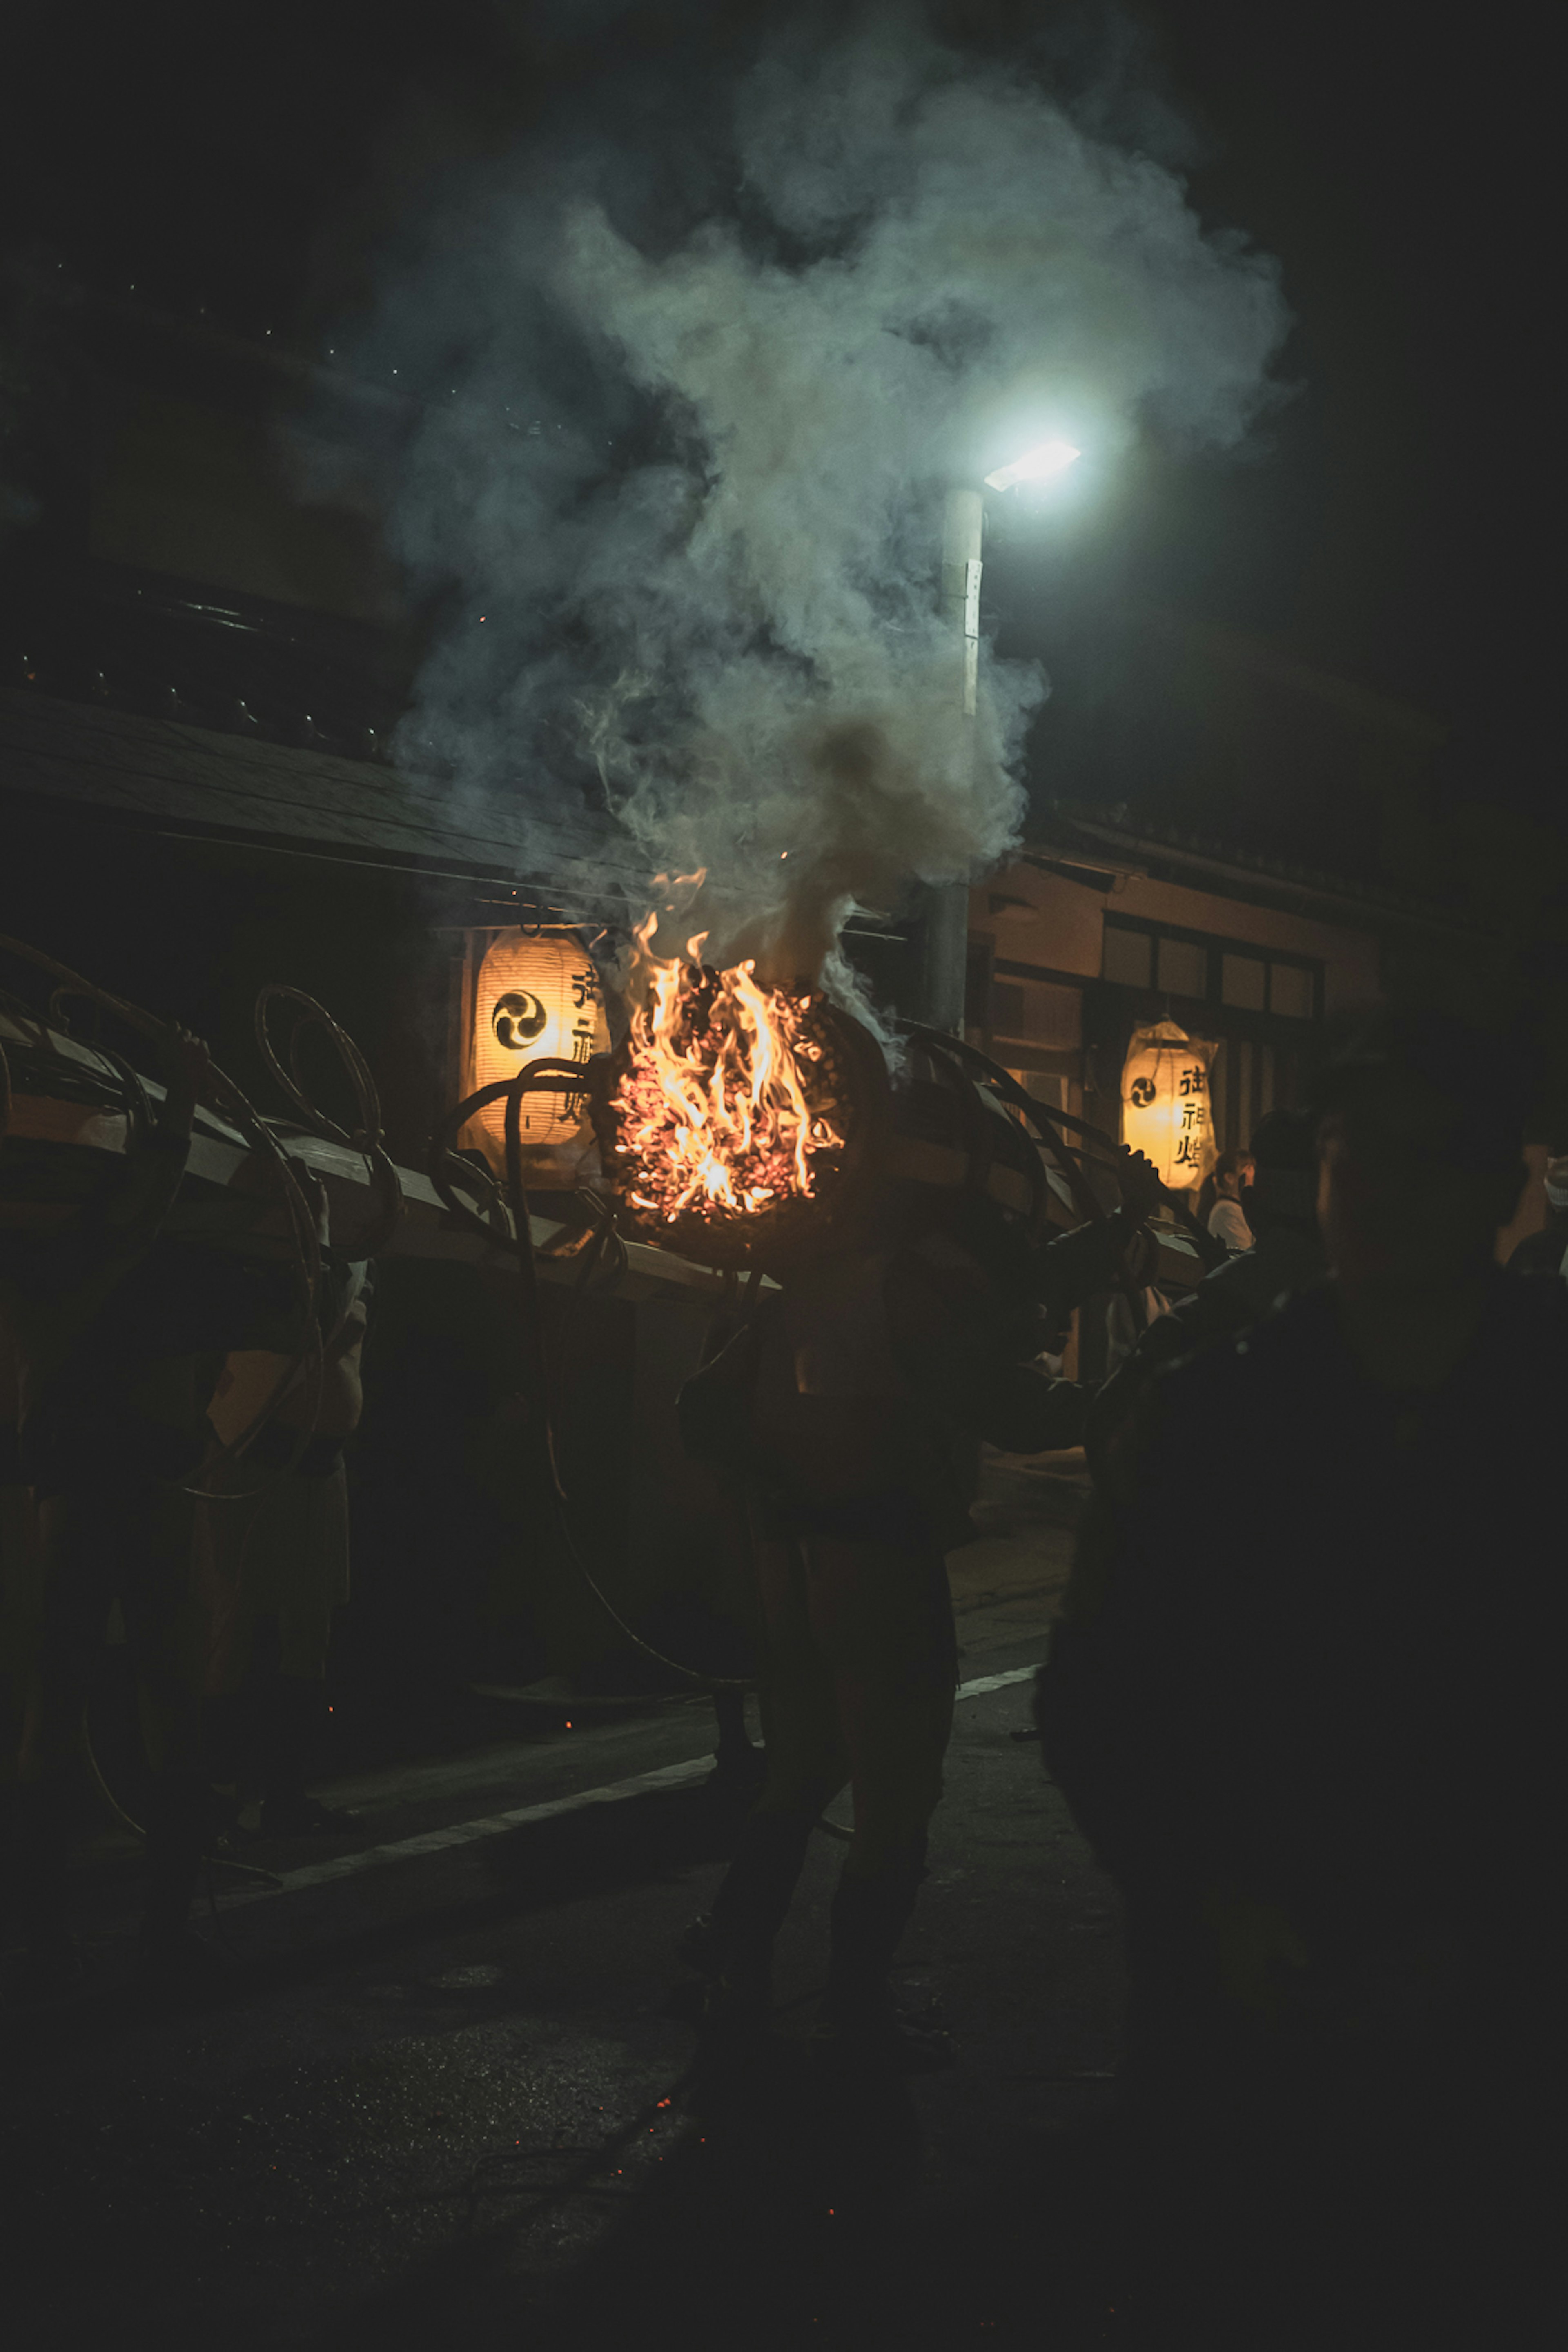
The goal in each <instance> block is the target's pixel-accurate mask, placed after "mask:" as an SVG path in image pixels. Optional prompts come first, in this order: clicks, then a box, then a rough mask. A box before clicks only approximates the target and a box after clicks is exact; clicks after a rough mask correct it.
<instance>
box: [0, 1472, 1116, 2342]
mask: <svg viewBox="0 0 1568 2352" xmlns="http://www.w3.org/2000/svg"><path fill="white" fill-rule="evenodd" d="M1004 1517H1005V1515H1004ZM1014 1520H1015V1522H1016V1523H1015V1524H1012V1525H1009V1526H1003V1525H1002V1524H1001V1522H1000V1521H998V1523H997V1526H996V1528H995V1529H994V1539H993V1540H992V1542H991V1543H990V1546H989V1548H988V1549H987V1547H986V1546H982V1547H979V1548H978V1552H977V1558H976V1559H975V1560H974V1561H973V1563H972V1564H971V1565H970V1567H969V1568H968V1569H967V1570H966V1575H967V1579H968V1581H967V1586H966V1588H965V1589H964V1590H962V1591H961V1593H960V1601H961V1609H962V1611H963V1613H962V1614H961V1621H960V1622H961V1636H962V1639H963V1644H964V1650H965V1656H964V1661H963V1675H964V1678H965V1681H966V1682H968V1683H971V1684H982V1685H988V1684H990V1683H991V1680H992V1678H993V1677H996V1676H999V1675H1021V1674H1022V1671H1023V1669H1025V1668H1026V1667H1028V1666H1031V1665H1032V1664H1034V1663H1035V1662H1036V1661H1037V1659H1038V1658H1039V1656H1040V1655H1041V1654H1042V1652H1043V1648H1044V1641H1045V1626H1046V1619H1047V1611H1048V1607H1049V1602H1050V1599H1051V1596H1052V1593H1053V1592H1054V1591H1055V1589H1056V1588H1057V1586H1058V1584H1059V1575H1060V1569H1061V1565H1062V1560H1063V1546H1062V1543H1061V1541H1060V1540H1059V1538H1058V1537H1057V1536H1055V1535H1053V1534H1052V1533H1051V1532H1050V1531H1049V1530H1048V1529H1042V1528H1041V1526H1040V1525H1038V1524H1037V1523H1036V1522H1034V1521H1033V1520H1032V1519H1031V1515H1030V1514H1028V1513H1027V1512H1026V1513H1024V1514H1023V1517H1022V1520H1021V1521H1019V1520H1018V1515H1017V1514H1015V1515H1014ZM1027 1703H1028V1683H1027V1680H1026V1679H1015V1680H1006V1681H1003V1682H1002V1683H1001V1685H1000V1686H993V1687H981V1688H977V1689H975V1690H973V1691H972V1692H971V1693H970V1695H968V1696H965V1697H964V1698H963V1700H962V1702H961V1704H960V1706H959V1708H958V1715H957V1727H956V1730H955V1734H954V1738H953V1743H952V1750H951V1754H950V1760H949V1770H948V1795H947V1798H946V1801H945V1802H944V1804H943V1806H942V1811H941V1812H940V1814H939V1815H938V1818H937V1822H936V1823H935V1827H934V1831H933V1836H932V1844H931V1877H930V1880H929V1882H928V1885H927V1886H926V1889H925V1891H924V1894H923V1896H922V1901H921V1908H920V1911H919V1913H918V1915H917V1917H916V1920H915V1923H914V1926H913V1927H912V1928H911V1930H910V1934H909V1936H908V1937H907V1938H906V1942H905V1946H904V1948H903V1952H902V1955H901V1963H900V1978H901V1980H902V1997H903V1999H904V2000H905V2002H906V2004H907V2005H910V2006H915V2007H920V2006H921V2005H922V2004H924V2003H926V2002H928V2001H935V2002H937V2003H938V2004H940V2008H941V2010H942V2012H943V2014H944V2015H945V2017H946V2019H947V2021H948V2022H949V2023H950V2024H951V2027H952V2031H953V2032H954V2034H955V2036H956V2040H957V2046H958V2063H956V2065H955V2066H954V2067H953V2068H952V2070H951V2071H950V2072H948V2073H946V2074H941V2075H937V2076H932V2077H930V2078H928V2079H926V2080H924V2081H921V2082H920V2083H917V2084H914V2085H913V2086H912V2087H911V2088H910V2091H909V2092H908V2094H907V2095H906V2094H905V2093H903V2092H902V2091H899V2092H893V2093H888V2092H878V2093H871V2092H868V2091H866V2090H865V2089H862V2088H856V2087H855V2086H849V2085H842V2084H831V2083H828V2082H825V2081H824V2080H823V2079H822V2078H821V2077H820V2075H819V2074H818V2072H817V2070H816V2069H815V2068H814V2067H813V2065H812V2064H811V2063H810V2062H809V2060H808V2059H807V2057H806V2054H805V2050H804V2047H803V2043H802V2036H803V2035H804V2033H805V2030H806V2028H807V2026H808V2025H809V2021H810V2019H811V2015H812V2002H811V1998H810V1996H811V1994H812V1993H813V1991H814V1990H815V1988H816V1986H817V1985H819V1983H820V1981H821V1976H822V1970H823V1961H824V1956H825V1951H826V1917H827V1906H828V1902H829V1899H830V1897H831V1894H832V1889H833V1885H834V1882H835V1879H836V1876H837V1870H838V1867H839V1864H840V1862H841V1860H842V1854H843V1847H842V1845H840V1844H837V1843H835V1842H834V1841H832V1840H830V1839H829V1838H828V1837H826V1836H819V1837H818V1838H817V1839H816V1840H815V1841H814V1844H813V1851H812V1853H811V1857H810V1861H809V1864H808V1868H807V1873H806V1877H805V1883H804V1885H803V1888H802V1893H801V1896H800V1899H799V1901H798V1902H797V1905H796V1907H795V1915H794V1916H793V1917H792V1919H791V1921H790V1923H789V1926H788V1927H787V1928H786V1931H785V1934H784V1938H783V1941H782V1945H781V1951H780V1966H779V1971H778V1993H779V1999H780V2001H781V2011H780V2015H779V2018H778V2028H779V2034H780V2045H779V2056H778V2059H777V2062H776V2063H774V2065H773V2067H772V2068H771V2069H770V2070H769V2071H768V2072H767V2074H765V2075H764V2076H763V2077H761V2078H758V2079H755V2080H753V2081H752V2082H750V2083H748V2084H746V2085H744V2086H742V2088H741V2089H740V2090H739V2091H738V2092H737V2093H736V2094H735V2095H731V2096H729V2097H726V2096H725V2095H722V2093H720V2094H712V2093H710V2094H709V2095H706V2096H702V2097H698V2098H697V2099H696V2100H695V2102H694V2100H693V2096H692V2094H691V2092H690V2090H689V2087H687V2086H684V2078H685V2076H686V2074H687V2070H688V2067H689V2061H690V2058H691V2054H692V2049H693V2035H692V2033H691V2032H690V2030H689V2027H688V2026H687V2025H685V2024H683V2023H682V2022H680V2021H679V2018H678V2017H677V2016H673V2015H671V2014H670V2013H669V1996H670V1992H671V1989H672V1987H673V1986H675V1985H677V1984H678V1983H679V1981H680V1971H679V1968H678V1967H676V1966H675V1965H674V1964H673V1962H672V1960H671V1958H670V1954H671V1951H672V1948H673V1946H674V1944H675V1941H676V1939H677V1937H679V1933H680V1931H681V1929H682V1928H683V1927H685V1926H686V1925H687V1924H688V1922H689V1920H690V1919H691V1918H692V1917H693V1916H696V1914H697V1913H698V1912H700V1911H701V1910H702V1909H704V1908H705V1907H706V1906H707V1904H708V1902H709V1901H710V1897H711V1895H712V1893H713V1890H714V1887H715V1886H716V1885H717V1882H718V1879H719V1876H720V1874H721V1870H722V1867H723V1864H724V1860H725V1858H726V1856H727V1854H728V1853H729V1852H730V1851H731V1846H732V1843H733V1840H734V1836H735V1833H736V1830H737V1826H738V1822H739V1819H740V1816H741V1811H742V1804H743V1800H737V1799H736V1798H735V1797H734V1796H732V1795H731V1794H728V1793H727V1792H726V1791H725V1790H723V1789H722V1788H721V1787H719V1786H716V1785H715V1784H714V1783H713V1782H712V1781H711V1780H710V1778H709V1777H708V1776H707V1774H706V1771H705V1768H704V1764H703V1759H704V1758H705V1756H706V1754H707V1752H708V1750H709V1749H710V1747H711V1717H710V1716H708V1715H707V1714H706V1713H705V1712H704V1710H702V1709H701V1708H700V1707H695V1706H669V1707H667V1708H665V1709H663V1710H661V1711H659V1712H658V1713H657V1714H651V1715H642V1716H638V1717H633V1718H632V1719H629V1720H628V1719H620V1720H614V1721H611V1722H608V1723H599V1724H589V1725H584V1722H583V1721H582V1720H581V1719H578V1720H576V1722H575V1723H574V1730H573V1731H572V1732H571V1733H570V1734H568V1733H566V1732H565V1731H564V1730H563V1729H561V1728H559V1727H553V1728H552V1729H550V1730H549V1731H548V1732H547V1733H546V1734H544V1735H542V1736H535V1737H532V1738H529V1739H527V1740H523V1741H518V1740H513V1741H510V1742H498V1743H495V1744H494V1745H492V1746H491V1747H490V1748H489V1749H487V1750H485V1751H483V1752H481V1753H478V1754H474V1755H469V1756H467V1757H462V1758H458V1759H446V1760H443V1761H440V1762H437V1763H433V1764H430V1765H428V1766H426V1767H422V1768H417V1769H405V1770H403V1771H401V1772H398V1773H393V1774H386V1775H382V1776H380V1777H379V1779H378V1778H377V1776H374V1775H371V1776H365V1778H364V1779H363V1781H362V1782H361V1783H359V1784H356V1785H354V1786H345V1787H342V1788H340V1789H339V1790H335V1791H333V1792H331V1793H332V1794H333V1795H334V1796H335V1797H336V1798H337V1799H338V1800H339V1801H342V1800H344V1799H348V1800H351V1801H358V1803H359V1805H360V1807H361V1810H360V1811H359V1813H358V1816H357V1818H356V1820H355V1822H353V1825H352V1832H353V1833H352V1835H351V1836H350V1837H348V1838H345V1839H344V1840H343V1841H341V1842H340V1843H338V1844H337V1845H335V1846H328V1847H320V1846H303V1845H294V1846H289V1847H285V1846H283V1845H281V1844H273V1845H270V1846H263V1845H261V1844H259V1843H258V1844H257V1845H255V1846H253V1847H251V1848H249V1849H248V1858H249V1859H251V1860H252V1861H253V1862H257V1863H262V1864H267V1865H268V1867H269V1868H270V1869H272V1870H273V1871H275V1872H276V1873H277V1874H279V1875H280V1876H281V1877H282V1878H283V1879H284V1881H285V1884H284V1886H283V1887H282V1889H281V1890H267V1891H261V1892H258V1891H256V1890H257V1884H258V1883H257V1882H250V1883H247V1882H240V1881H237V1880H235V1879H234V1878H233V1877H232V1876H229V1877H228V1878H226V1879H224V1880H220V1882H219V1883H220V1884H223V1885H226V1886H227V1888H228V1889H229V1891H228V1892H227V1893H226V1894H225V1895H222V1896H221V1897H220V1899H219V1902H218V1908H217V1916H216V1933H217V1935H218V1936H219V1937H221V1939H222V1941H223V1943H224V1945H225V1947H226V1950H227V1951H228V1953H229V1955H230V1958H231V1961H232V1982H231V1983H230V1984H229V1985H228V1986H227V1987H226V1990H224V1991H223V1993H222V1994H221V1996H220V1997H219V1998H217V1999H216V2000H214V2001H212V2002H211V2003H209V2004H207V2005H205V2006H204V2007H203V2008H201V2009H200V2010H197V2011H177V2010H173V2009H165V2010H158V2009H156V2008H153V2007H149V2006H148V2005H147V2004H146V2003H145V2002H144V2001H142V2000H139V1999H137V1998H135V1997H133V1996H132V1995H131V1994H130V1993H129V1992H128V1991H127V1990H125V1989H124V1985H123V1971H122V1965H121V1964H122V1961H123V1957H124V1949H125V1942H126V1937H127V1931H128V1914H127V1913H126V1911H125V1908H124V1901H125V1896H126V1895H128V1893H129V1886H128V1884H121V1878H122V1876H123V1874H121V1878H117V1877H116V1873H115V1866H114V1864H113V1859H112V1857H111V1856H110V1857H109V1858H107V1859H105V1860H102V1861H100V1864H99V1865H98V1866H97V1883H96V1887H95V1899H96V1909H95V1914H94V1916H95V1921H96V1936H95V1940H94V1942H93V1944H92V1946H91V1948H90V1949H89V1962H90V1964H91V1980H90V1983H89V1990H88V1991H87V1992H86V1993H84V1994H83V1995H82V1996H81V1997H80V1998H79V1999H78V2000H74V2001H72V2002H70V2003H69V2004H67V2005H66V2006H64V2007H63V2008H59V2009H57V2010H55V2011H51V2012H48V2013H47V2014H46V2013H34V2014H29V2015H21V2014H17V2013H15V2012H13V2013H12V2014H10V2015H9V2016H7V2017H6V2018H5V2020H4V2022H3V2025H0V2033H3V2036H4V2042H5V2051H6V2064H7V2073H8V2075H9V2078H10V2095H9V2098H8V2100H7V2103H6V2115H5V2137H4V2210H5V2214H6V2221H7V2237H8V2239H9V2241H10V2246H11V2252H10V2255H9V2258H8V2261H7V2271H8V2273H9V2288H8V2294H7V2301H8V2303H9V2305H10V2308H11V2311H12V2314H13V2315H14V2317H15V2318H16V2319H17V2320H18V2321H19V2323H20V2324H19V2326H17V2327H16V2332H15V2333H14V2334H13V2335H12V2336H11V2340H12V2341H13V2342H15V2343H17V2344H19V2345H20V2344H26V2345H27V2346H33V2345H37V2346H40V2347H44V2346H49V2347H53V2346H61V2347H65V2346H69V2347H76V2346H79V2345H80V2346H87V2345H97V2344H100V2343H101V2342H104V2341H109V2340H114V2339H116V2338H118V2339H120V2340H123V2338H124V2335H125V2330H126V2324H127V2319H128V2317H130V2315H134V2337H135V2340H136V2341H138V2342H145V2343H149V2344H152V2343H157V2344H160V2345H163V2346H168V2347H184V2346H185V2345H187V2344H189V2345H192V2346H195V2345H199V2344H205V2343H206V2342H208V2341H209V2340H210V2341H213V2342H215V2343H217V2342H221V2343H223V2344H224V2345H226V2347H251V2346H258V2347H260V2346H268V2347H270V2346H296V2345H298V2346H313V2345H317V2344H321V2345H322V2346H325V2345H329V2344H330V2345H333V2346H358V2345H362V2344H363V2345H364V2346H366V2347H370V2346H373V2345H374V2346H375V2347H397V2346H403V2345H407V2346H410V2347H413V2346H421V2347H423V2346H435V2345H437V2344H445V2343H453V2344H461V2345H465V2346H479V2347H489V2346H491V2345H494V2346H497V2347H500V2346H524V2345H535V2344H537V2345H553V2344H557V2343H560V2344H568V2343H570V2344H574V2345H584V2344H588V2345H597V2344H600V2343H603V2344H606V2345H608V2344H613V2343H617V2344H618V2343H621V2342H624V2341H626V2340H640V2341H644V2342H647V2341H650V2340H651V2341H656V2342H664V2341H668V2342H672V2343H685V2344H688V2345H693V2346H706V2345H709V2344H713V2345H720V2344H728V2343H729V2342H731V2340H733V2341H735V2342H738V2343H740V2342H743V2343H745V2344H746V2345H748V2346H751V2347H757V2346H764V2347H773V2346H779V2347H794V2346H796V2345H815V2344H825V2343H826V2344H833V2343H844V2344H849V2343H855V2344H857V2345H858V2346H878V2345H881V2344H887V2345H894V2344H900V2345H902V2344H922V2345H923V2344H931V2345H938V2344H963V2343H968V2342H974V2343H976V2344H997V2343H1030V2344H1038V2343H1040V2342H1041V2341H1042V2340H1045V2338H1046V2337H1047V2336H1048V2338H1049V2340H1051V2341H1052V2342H1053V2343H1054V2344H1056V2345H1060V2346H1071V2345H1076V2344H1079V2343H1082V2344H1085V2345H1089V2344H1099V2343H1110V2342H1114V2341H1116V2340H1117V2335H1116V2325H1117V2323H1116V2319H1115V2315H1114V2311H1113V2308H1112V2306H1113V2305H1114V2303H1115V2296H1116V2289H1115V2276H1114V2256H1113V2253H1112V2252H1111V2251H1110V2249H1109V2248H1108V2247H1107V2245H1106V2243H1105V2242H1104V2235H1103V2223H1102V2219H1101V2212H1102V2204H1103V2200H1102V2199H1101V2197H1100V2185H1099V2183H1098V2182H1097V2178H1096V2167H1097V2165H1098V2164H1099V2163H1100V2148H1101V2146H1102V2141H1103V2137H1104V2121H1105V2117H1106V2115H1107V2110H1108V2106H1109V2099H1110V2073H1111V2069H1112V2067H1113V2064H1114V2058H1115V2051H1116V2038H1117V2027H1118V2008H1119V2001H1120V1997H1121V1978H1120V1949H1119V1941H1118V1937H1117V1920H1116V1915H1115V1905H1114V1897H1113V1895H1112V1894H1111V1891H1110V1888H1109V1886H1108V1885H1107V1884H1106V1883H1105V1881H1104V1880H1103V1879H1102V1878H1101V1877H1100V1874H1098V1872H1097V1871H1096V1870H1095V1868H1094V1866H1093V1864H1091V1862H1090V1861H1089V1856H1088V1854H1087V1853H1086V1851H1085V1849H1084V1847H1083V1845H1082V1843H1081V1842H1080V1841H1079V1838H1078V1836H1077V1834H1076V1832H1074V1831H1073V1829H1072V1826H1071V1824H1070V1822H1068V1818H1067V1814H1066V1811H1065V1808H1064V1807H1063V1805H1062V1803H1061V1801H1060V1799H1059V1797H1058V1794H1057V1792H1056V1790H1054V1789H1053V1788H1052V1787H1050V1786H1049V1785H1048V1784H1047V1781H1046V1780H1045V1779H1044V1776H1043V1774H1042V1772H1041V1769H1040V1760H1039V1751H1038V1748H1037V1747H1036V1746H1034V1745H1033V1744H1030V1743H1027V1742H1023V1741H1019V1740H1017V1739H1016V1738H1014V1737H1013V1734H1014V1733H1015V1731H1016V1730H1017V1729H1018V1728H1020V1727H1022V1726H1023V1725H1024V1724H1025V1723H1026V1719H1027ZM683 1767H684V1768H688V1769H685V1770H683V1769H682V1768H683ZM650 1773H651V1774H655V1775H658V1776H659V1777H658V1779H657V1780H655V1781H654V1783H653V1784H652V1785H645V1786H642V1787H640V1788H638V1789H637V1790H635V1791H634V1793H632V1794H630V1795H619V1794H617V1795H616V1796H615V1797H614V1798H612V1799H611V1800H610V1801H594V1802H592V1803H588V1804H578V1805H572V1804H569V1803H568V1804H564V1805H563V1801H566V1800H570V1799H573V1798H574V1797H580V1796H581V1795H582V1794H583V1793H584V1791H591V1790H605V1789H610V1790H616V1789H618V1787H619V1785H620V1784H623V1783H625V1782H626V1781H628V1780H637V1778H638V1776H642V1775H645V1774H650ZM551 1808H556V1810H550V1809H551ZM518 1813H521V1814H522V1815H523V1816H524V1818H522V1819H521V1820H512V1821H510V1822H508V1821H506V1820H504V1819H502V1818H501V1817H503V1816H505V1815H507V1814H518ZM475 1825H477V1826H475ZM389 1849H390V1851H389ZM355 1857H358V1859H357V1860H356V1859H355ZM694 2109H695V2110H700V2112H698V2111H694Z"/></svg>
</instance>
